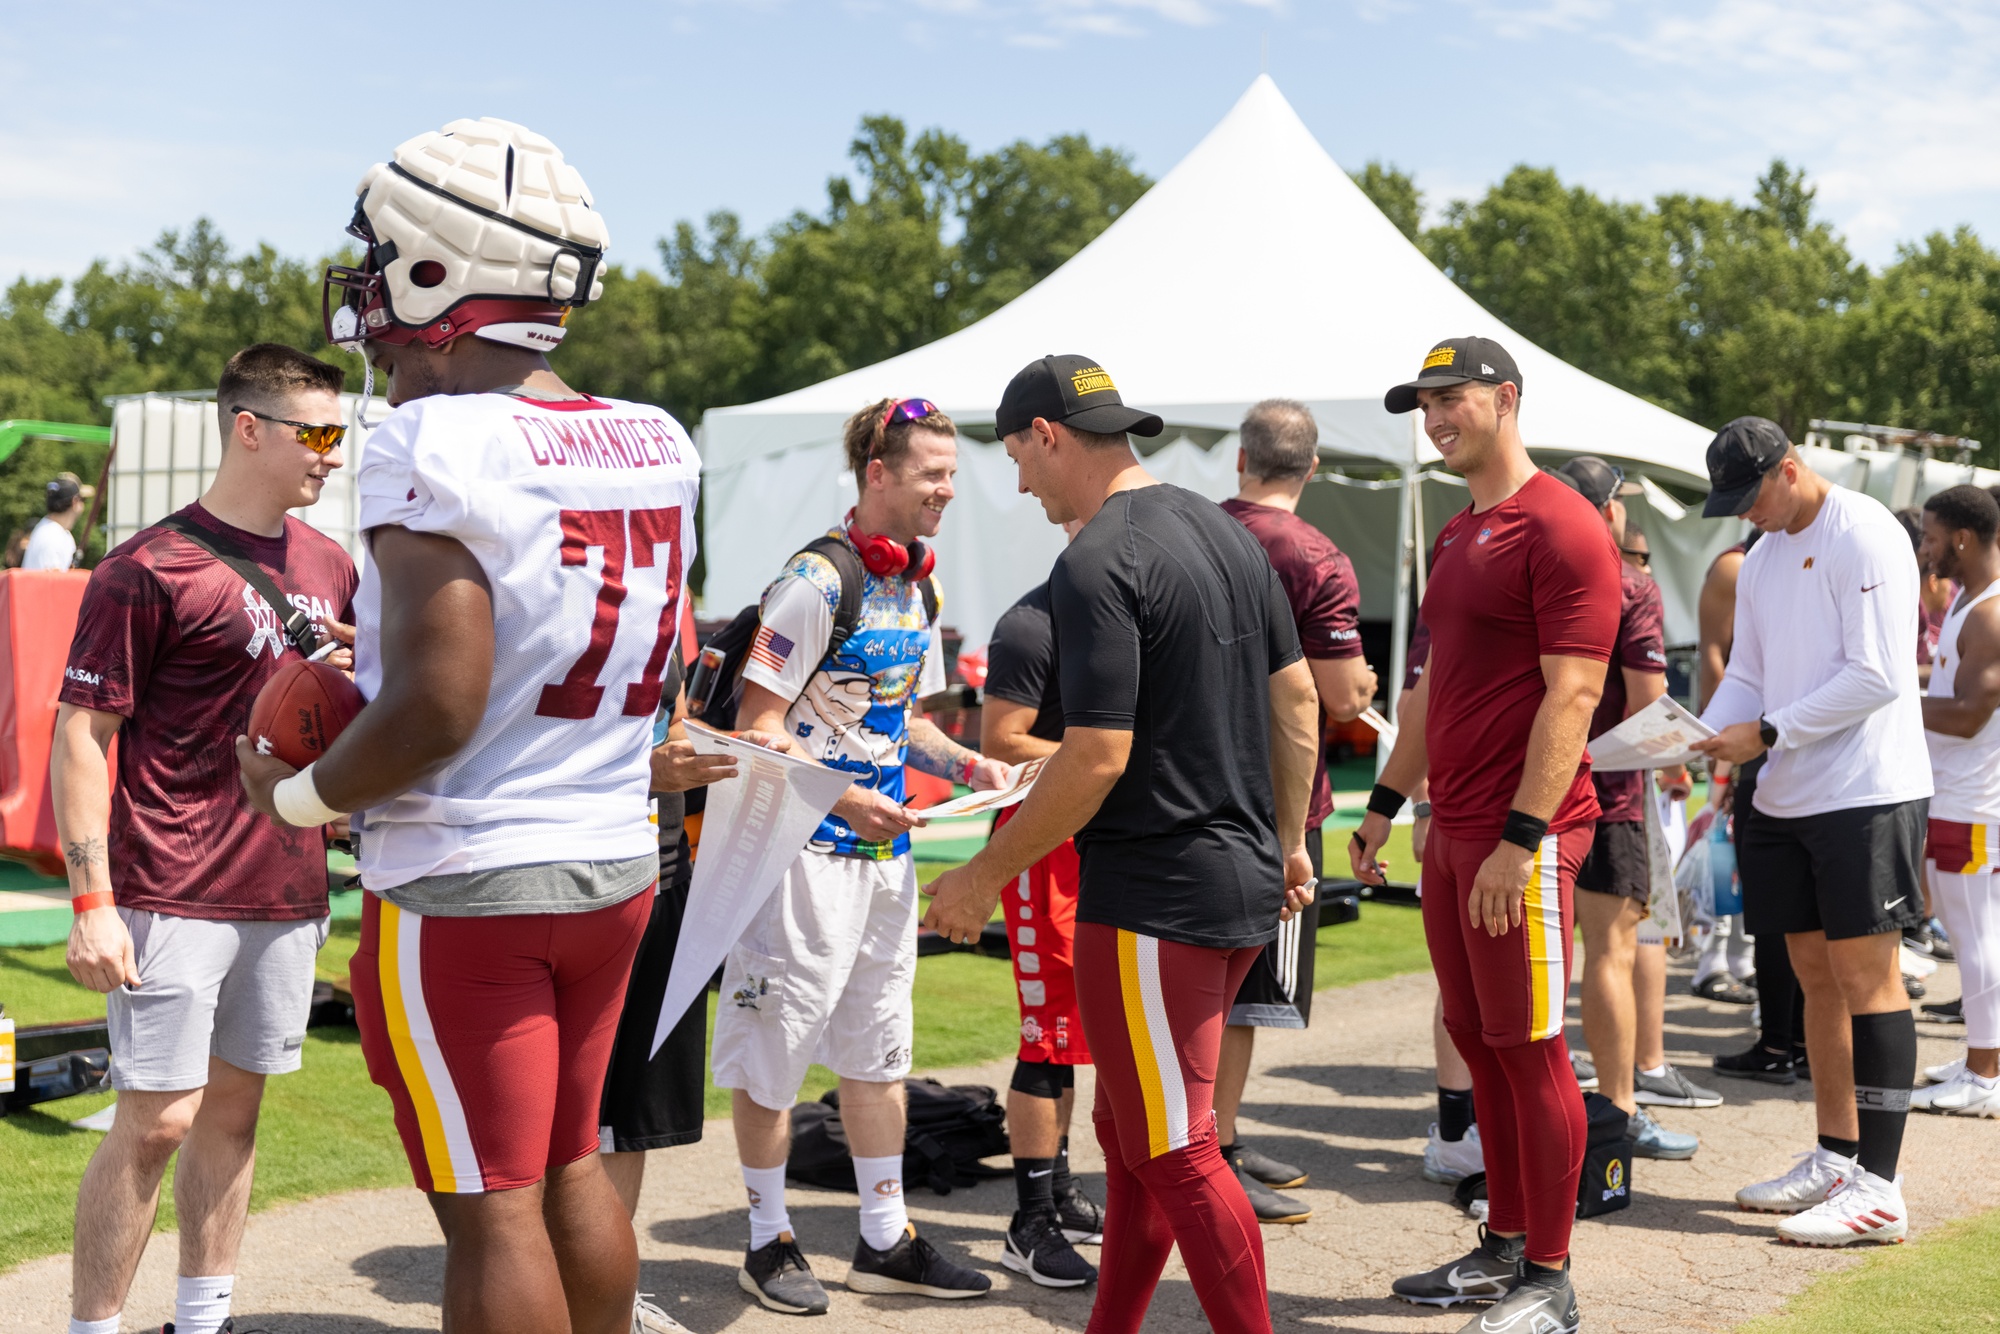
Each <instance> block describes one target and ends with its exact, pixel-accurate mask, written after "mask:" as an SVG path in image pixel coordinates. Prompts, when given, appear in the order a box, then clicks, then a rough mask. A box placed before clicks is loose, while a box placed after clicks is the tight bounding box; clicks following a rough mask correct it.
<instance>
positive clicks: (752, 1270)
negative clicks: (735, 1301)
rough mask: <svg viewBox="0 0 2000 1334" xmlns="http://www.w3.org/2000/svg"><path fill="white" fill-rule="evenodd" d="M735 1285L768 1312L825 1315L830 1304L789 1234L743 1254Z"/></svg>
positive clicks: (784, 1234)
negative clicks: (741, 1265)
mask: <svg viewBox="0 0 2000 1334" xmlns="http://www.w3.org/2000/svg"><path fill="white" fill-rule="evenodd" d="M736 1286H738V1287H739V1288H742V1289H743V1291H745V1292H747V1293H749V1294H750V1295H751V1296H752V1297H755V1298H756V1299H757V1300H758V1301H759V1302H760V1303H762V1304H763V1305H764V1306H765V1307H766V1308H767V1309H769V1310H772V1311H779V1312H782V1313H783V1314H785V1315H825V1314H826V1308H827V1306H828V1304H829V1303H828V1301H827V1296H826V1289H825V1288H823V1287H821V1286H820V1285H819V1280H818V1279H816V1278H814V1277H813V1271H812V1266H810V1265H808V1264H807V1263H806V1257H805V1252H804V1251H801V1250H800V1249H799V1243H798V1242H797V1241H795V1240H793V1238H792V1234H791V1233H789V1232H780V1233H779V1234H778V1235H777V1237H776V1238H774V1239H773V1240H771V1241H769V1242H766V1243H765V1244H764V1245H762V1246H759V1247H757V1248H755V1249H752V1250H747V1251H745V1252H744V1253H743V1267H742V1268H741V1269H738V1270H737V1271H736Z"/></svg>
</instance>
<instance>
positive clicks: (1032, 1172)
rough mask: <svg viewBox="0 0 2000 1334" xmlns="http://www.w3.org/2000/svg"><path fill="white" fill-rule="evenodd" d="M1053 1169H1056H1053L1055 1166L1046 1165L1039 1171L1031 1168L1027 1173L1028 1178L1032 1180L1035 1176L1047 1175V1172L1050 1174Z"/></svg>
mask: <svg viewBox="0 0 2000 1334" xmlns="http://www.w3.org/2000/svg"><path fill="white" fill-rule="evenodd" d="M1055 1170H1056V1169H1055V1168H1053V1167H1046V1168H1043V1169H1042V1170H1041V1171H1039V1172H1036V1171H1032V1170H1031V1171H1030V1172H1029V1173H1028V1178H1029V1179H1030V1180H1033V1179H1034V1178H1036V1177H1045V1176H1047V1175H1049V1174H1050V1173H1051V1172H1053V1171H1055Z"/></svg>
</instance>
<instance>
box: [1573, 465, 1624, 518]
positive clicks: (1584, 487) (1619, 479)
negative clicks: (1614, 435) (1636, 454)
mask: <svg viewBox="0 0 2000 1334" xmlns="http://www.w3.org/2000/svg"><path fill="white" fill-rule="evenodd" d="M1557 471H1558V472H1560V473H1561V474H1562V475H1563V476H1565V477H1567V478H1569V479H1570V480H1571V481H1572V482H1575V483H1576V489H1577V490H1578V491H1580V492H1582V493H1583V498H1584V499H1585V500H1587V501H1589V502H1590V503H1591V504H1593V505H1595V506H1597V508H1599V509H1603V508H1604V506H1605V505H1606V504H1607V503H1608V502H1609V501H1610V499H1611V497H1613V496H1615V495H1617V494H1618V488H1619V487H1620V486H1622V485H1624V482H1625V474H1624V472H1623V471H1622V470H1620V469H1619V468H1618V467H1617V466H1616V465H1614V464H1610V463H1606V462H1605V461H1604V460H1603V459H1601V458H1598V457H1597V455H1595V454H1579V455H1577V456H1576V457H1575V458H1573V459H1571V460H1569V462H1567V463H1565V464H1563V465H1562V467H1561V468H1559V469H1557Z"/></svg>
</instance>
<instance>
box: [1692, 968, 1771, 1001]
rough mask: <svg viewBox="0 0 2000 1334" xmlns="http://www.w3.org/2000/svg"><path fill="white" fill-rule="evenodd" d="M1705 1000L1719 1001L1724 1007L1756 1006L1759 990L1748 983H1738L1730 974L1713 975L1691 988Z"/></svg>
mask: <svg viewBox="0 0 2000 1334" xmlns="http://www.w3.org/2000/svg"><path fill="white" fill-rule="evenodd" d="M1691 990H1692V991H1693V993H1694V994H1695V995H1697V996H1699V997H1701V998H1702V999H1703V1000H1712V1001H1719V1002H1721V1003H1722V1004H1724V1005H1755V1004H1756V1003H1757V988H1755V987H1753V986H1751V985H1750V984H1749V983H1747V982H1738V981H1737V980H1736V979H1735V978H1733V977H1731V976H1730V975H1729V974H1728V973H1711V974H1709V975H1708V976H1707V977H1704V978H1703V979H1702V980H1701V981H1699V982H1697V983H1695V984H1694V986H1693V987H1692V988H1691Z"/></svg>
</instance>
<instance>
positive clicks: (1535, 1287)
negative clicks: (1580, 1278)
mask: <svg viewBox="0 0 2000 1334" xmlns="http://www.w3.org/2000/svg"><path fill="white" fill-rule="evenodd" d="M1581 1328H1583V1317H1582V1316H1580V1315H1578V1314H1577V1310H1576V1289H1575V1288H1573V1287H1571V1286H1570V1281H1569V1261H1568V1260H1564V1261H1563V1267H1562V1268H1561V1269H1542V1268H1539V1267H1538V1266H1535V1265H1531V1264H1526V1263H1523V1264H1522V1266H1521V1278H1520V1281H1519V1282H1517V1283H1515V1285H1514V1290H1513V1291H1512V1292H1510V1293H1508V1294H1507V1295H1506V1296H1505V1297H1502V1298H1501V1299H1500V1300H1499V1301H1497V1302H1495V1303H1493V1305H1492V1306H1491V1307H1489V1308H1488V1309H1486V1310H1485V1311H1482V1312H1480V1313H1479V1314H1478V1315H1476V1316H1474V1317H1473V1318H1472V1319H1470V1320H1468V1321H1466V1322H1465V1323H1464V1324H1463V1325H1461V1326H1460V1327H1459V1331H1458V1334H1577V1331H1578V1330H1579V1329H1581Z"/></svg>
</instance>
